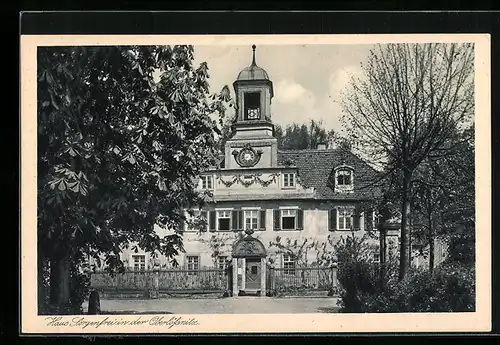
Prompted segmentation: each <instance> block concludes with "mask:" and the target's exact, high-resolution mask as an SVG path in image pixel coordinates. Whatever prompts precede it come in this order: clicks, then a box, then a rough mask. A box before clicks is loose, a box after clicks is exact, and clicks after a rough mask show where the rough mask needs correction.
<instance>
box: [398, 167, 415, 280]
mask: <svg viewBox="0 0 500 345" xmlns="http://www.w3.org/2000/svg"><path fill="white" fill-rule="evenodd" d="M411 177H412V174H411V172H408V171H405V172H404V176H403V190H402V198H401V199H402V203H401V244H400V250H399V280H402V279H403V278H404V277H405V276H406V273H407V272H408V269H409V265H410V260H409V254H410V253H409V243H410V241H409V232H410V224H409V223H410V222H409V220H410V195H411Z"/></svg>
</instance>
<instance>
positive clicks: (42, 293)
mask: <svg viewBox="0 0 500 345" xmlns="http://www.w3.org/2000/svg"><path fill="white" fill-rule="evenodd" d="M44 264H45V262H44V258H43V256H42V255H41V254H40V250H39V251H38V262H37V268H38V279H37V280H38V314H39V315H42V314H45V313H46V312H47V310H46V308H47V306H46V297H47V296H46V293H47V289H46V287H45V284H44V276H45V274H44V273H45V272H44V271H45V267H44Z"/></svg>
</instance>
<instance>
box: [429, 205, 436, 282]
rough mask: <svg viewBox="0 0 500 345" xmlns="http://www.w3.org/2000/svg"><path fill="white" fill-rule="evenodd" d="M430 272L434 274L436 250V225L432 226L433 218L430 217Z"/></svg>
mask: <svg viewBox="0 0 500 345" xmlns="http://www.w3.org/2000/svg"><path fill="white" fill-rule="evenodd" d="M428 222H429V271H430V272H431V273H432V271H433V270H434V250H435V249H434V248H435V234H434V224H432V217H431V216H430V215H429V220H428Z"/></svg>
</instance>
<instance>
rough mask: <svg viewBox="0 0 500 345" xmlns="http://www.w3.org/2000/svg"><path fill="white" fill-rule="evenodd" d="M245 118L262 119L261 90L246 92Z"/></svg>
mask: <svg viewBox="0 0 500 345" xmlns="http://www.w3.org/2000/svg"><path fill="white" fill-rule="evenodd" d="M244 101H245V120H259V119H260V92H248V93H245V99H244Z"/></svg>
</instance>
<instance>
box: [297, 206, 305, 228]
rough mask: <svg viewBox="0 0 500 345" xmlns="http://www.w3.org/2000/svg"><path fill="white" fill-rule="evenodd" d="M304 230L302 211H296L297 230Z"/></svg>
mask: <svg viewBox="0 0 500 345" xmlns="http://www.w3.org/2000/svg"><path fill="white" fill-rule="evenodd" d="M302 229H304V210H297V230H302Z"/></svg>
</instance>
